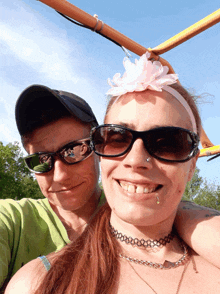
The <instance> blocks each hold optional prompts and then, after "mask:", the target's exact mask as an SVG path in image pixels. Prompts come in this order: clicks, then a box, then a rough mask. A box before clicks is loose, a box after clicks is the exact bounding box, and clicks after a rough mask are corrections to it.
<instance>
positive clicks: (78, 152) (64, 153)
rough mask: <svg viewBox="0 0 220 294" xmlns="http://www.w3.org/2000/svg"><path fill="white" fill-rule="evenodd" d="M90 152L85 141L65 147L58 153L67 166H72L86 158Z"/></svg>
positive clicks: (87, 142)
mask: <svg viewBox="0 0 220 294" xmlns="http://www.w3.org/2000/svg"><path fill="white" fill-rule="evenodd" d="M91 152H92V150H91V147H90V145H89V141H85V142H78V143H72V144H69V145H67V146H66V147H65V148H63V149H62V150H61V151H60V155H61V157H62V158H63V159H64V160H65V162H67V163H68V164H74V163H76V162H79V161H82V160H83V159H85V158H86V157H88V156H89V155H90V153H91Z"/></svg>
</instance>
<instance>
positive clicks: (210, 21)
mask: <svg viewBox="0 0 220 294" xmlns="http://www.w3.org/2000/svg"><path fill="white" fill-rule="evenodd" d="M40 2H42V3H44V4H46V5H48V6H50V7H52V8H54V9H55V10H57V11H59V12H61V13H62V14H64V15H66V16H68V17H70V18H72V19H74V20H76V21H78V22H79V23H82V24H84V25H86V26H88V27H90V28H91V29H93V30H94V29H95V28H96V31H97V32H101V33H102V34H103V35H104V36H106V37H108V38H110V39H112V40H114V41H116V42H117V43H119V44H120V45H122V46H124V47H125V48H127V49H128V50H130V51H132V52H134V53H135V54H137V55H143V54H144V53H145V52H146V51H149V52H150V53H151V58H154V59H155V60H157V59H158V58H159V57H158V55H159V54H162V53H164V52H167V51H169V50H171V49H172V48H174V47H176V46H178V45H179V44H181V43H183V42H185V41H186V40H188V39H190V38H192V37H194V36H195V35H197V34H199V33H201V32H202V31H204V30H206V29H207V28H209V27H211V26H213V25H214V24H216V23H218V22H219V21H220V9H218V10H217V11H215V12H214V13H212V14H211V15H209V16H207V17H206V18H204V19H202V20H201V21H199V22H197V23H196V24H194V25H193V26H191V27H189V28H187V29H186V30H184V31H183V32H181V33H179V34H177V35H176V36H174V37H172V38H171V39H169V40H167V41H166V42H164V43H162V44H161V45H159V46H157V47H155V48H153V49H151V48H148V49H147V48H145V47H143V46H141V45H140V44H138V43H136V42H135V41H133V40H131V39H129V38H128V37H126V36H125V35H123V34H121V33H120V32H118V31H116V30H115V29H113V28H111V27H110V26H108V25H107V24H104V25H103V22H102V21H100V20H97V18H96V17H94V16H91V15H90V14H88V13H86V12H85V11H83V10H81V9H80V8H78V7H76V6H75V5H73V4H71V3H69V2H68V1H66V0H40ZM160 62H161V63H162V64H163V65H164V66H165V65H166V66H168V67H169V73H175V72H174V70H173V68H172V66H171V65H170V64H169V62H168V61H166V60H165V59H163V58H160ZM201 144H202V147H203V149H202V150H201V152H200V156H208V155H214V154H217V153H220V147H219V146H220V145H219V146H214V145H213V144H212V142H211V141H210V140H209V138H208V136H207V135H206V133H205V131H204V130H203V129H202V134H201ZM213 147H216V148H214V149H213Z"/></svg>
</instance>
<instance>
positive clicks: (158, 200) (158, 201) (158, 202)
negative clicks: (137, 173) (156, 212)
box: [157, 196, 160, 204]
mask: <svg viewBox="0 0 220 294" xmlns="http://www.w3.org/2000/svg"><path fill="white" fill-rule="evenodd" d="M157 204H160V199H159V197H158V196H157Z"/></svg>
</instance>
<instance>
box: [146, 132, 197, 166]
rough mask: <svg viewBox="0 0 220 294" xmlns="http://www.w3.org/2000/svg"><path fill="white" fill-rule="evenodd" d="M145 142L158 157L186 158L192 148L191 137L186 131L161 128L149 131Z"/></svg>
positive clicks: (178, 159)
mask: <svg viewBox="0 0 220 294" xmlns="http://www.w3.org/2000/svg"><path fill="white" fill-rule="evenodd" d="M149 135H150V136H149V138H148V141H147V142H146V144H147V146H148V149H149V151H150V152H151V153H153V154H154V155H156V156H157V157H158V158H161V159H165V160H170V161H182V160H185V159H187V158H188V156H189V155H190V153H191V151H192V149H193V139H192V137H191V135H190V133H188V132H187V131H184V130H180V129H178V128H176V129H169V128H167V129H165V128H161V129H158V130H153V131H152V133H149Z"/></svg>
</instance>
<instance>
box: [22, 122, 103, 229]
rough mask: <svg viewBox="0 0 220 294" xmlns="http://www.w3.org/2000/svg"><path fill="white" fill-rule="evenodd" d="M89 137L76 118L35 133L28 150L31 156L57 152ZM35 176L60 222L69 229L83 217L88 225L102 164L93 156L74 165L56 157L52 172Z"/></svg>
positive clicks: (93, 208) (87, 128)
mask: <svg viewBox="0 0 220 294" xmlns="http://www.w3.org/2000/svg"><path fill="white" fill-rule="evenodd" d="M89 133H90V128H89V127H85V125H83V124H81V123H80V122H78V121H76V120H75V119H73V118H63V119H60V120H58V121H56V122H53V123H51V124H50V125H47V126H45V127H42V128H40V129H38V130H36V131H35V132H34V134H33V136H32V137H31V140H30V142H29V143H28V144H27V146H26V150H27V152H28V153H29V154H32V153H35V152H55V151H57V150H59V149H60V148H61V147H62V146H64V145H66V144H67V143H70V142H72V141H74V140H79V139H82V138H88V137H89ZM35 176H36V179H37V181H38V184H39V186H40V188H41V191H42V193H43V194H44V196H45V197H47V199H48V200H49V202H50V205H51V206H52V208H53V210H54V211H55V212H56V213H57V214H58V216H59V217H60V219H61V221H63V222H64V223H66V222H67V223H68V222H69V223H71V224H70V226H72V221H73V217H74V220H75V218H76V217H82V218H83V220H84V221H85V222H87V221H88V219H89V217H90V216H91V214H92V213H93V212H94V210H95V208H96V206H97V203H98V197H99V196H100V188H99V186H98V178H99V164H98V157H97V156H96V155H95V154H94V153H92V154H91V155H90V156H89V157H88V158H87V159H85V160H84V161H82V162H79V163H77V164H74V165H67V164H65V163H64V162H62V161H61V160H60V159H59V158H58V157H56V160H55V164H54V168H53V169H52V170H51V171H49V172H47V173H44V174H35ZM74 223H76V221H75V222H74Z"/></svg>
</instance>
